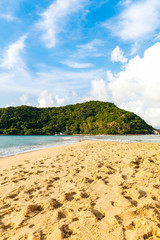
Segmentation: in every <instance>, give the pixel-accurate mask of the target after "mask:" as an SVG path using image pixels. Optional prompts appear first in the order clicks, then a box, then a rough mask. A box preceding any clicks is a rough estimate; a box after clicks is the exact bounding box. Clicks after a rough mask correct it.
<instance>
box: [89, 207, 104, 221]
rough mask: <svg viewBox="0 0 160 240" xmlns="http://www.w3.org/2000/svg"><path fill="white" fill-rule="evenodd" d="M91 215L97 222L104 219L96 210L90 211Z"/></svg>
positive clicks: (102, 214)
mask: <svg viewBox="0 0 160 240" xmlns="http://www.w3.org/2000/svg"><path fill="white" fill-rule="evenodd" d="M91 213H93V215H94V216H95V217H96V219H97V220H102V219H103V218H104V217H105V214H104V213H102V212H100V211H98V210H97V209H91Z"/></svg>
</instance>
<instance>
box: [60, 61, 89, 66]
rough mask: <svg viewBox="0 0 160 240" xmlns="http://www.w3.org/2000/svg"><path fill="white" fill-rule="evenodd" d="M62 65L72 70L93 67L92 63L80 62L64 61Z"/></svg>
mask: <svg viewBox="0 0 160 240" xmlns="http://www.w3.org/2000/svg"><path fill="white" fill-rule="evenodd" d="M61 63H62V64H65V65H67V66H68V67H70V68H90V67H93V64H92V63H78V62H73V61H69V60H66V61H63V62H61Z"/></svg>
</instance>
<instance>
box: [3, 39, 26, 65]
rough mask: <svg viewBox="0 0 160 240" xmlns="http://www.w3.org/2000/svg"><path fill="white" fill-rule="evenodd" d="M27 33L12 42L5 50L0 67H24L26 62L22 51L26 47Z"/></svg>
mask: <svg viewBox="0 0 160 240" xmlns="http://www.w3.org/2000/svg"><path fill="white" fill-rule="evenodd" d="M25 40H26V35H24V36H22V37H21V38H20V39H18V41H16V42H14V43H12V44H11V45H9V46H8V47H7V49H6V50H5V51H4V54H3V57H2V60H1V64H0V67H2V68H6V69H13V68H15V67H16V68H20V67H24V62H23V60H22V58H21V53H22V52H23V50H24V48H25V43H24V42H25Z"/></svg>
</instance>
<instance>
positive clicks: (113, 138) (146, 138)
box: [0, 134, 160, 159]
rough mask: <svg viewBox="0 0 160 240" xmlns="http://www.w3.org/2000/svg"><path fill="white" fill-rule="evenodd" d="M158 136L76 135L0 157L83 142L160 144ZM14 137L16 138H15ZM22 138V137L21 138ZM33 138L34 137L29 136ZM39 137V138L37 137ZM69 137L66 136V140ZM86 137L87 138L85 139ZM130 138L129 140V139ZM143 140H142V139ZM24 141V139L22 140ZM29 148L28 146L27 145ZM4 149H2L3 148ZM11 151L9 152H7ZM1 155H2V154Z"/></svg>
mask: <svg viewBox="0 0 160 240" xmlns="http://www.w3.org/2000/svg"><path fill="white" fill-rule="evenodd" d="M150 136H151V138H152V140H151V139H149V137H150ZM155 136H156V135H154V134H151V135H148V134H147V135H94V136H92V135H74V136H73V139H70V140H71V141H69V140H67V141H66V140H65V141H59V142H54V141H53V142H52V143H47V144H44V145H41V146H37V145H33V146H29V147H28V149H24V150H19V146H18V145H17V149H18V150H16V147H15V150H14V149H13V150H11V152H10V153H2V155H1V156H0V159H3V158H5V157H9V156H16V155H19V154H23V153H27V152H34V151H39V150H42V149H48V148H52V147H57V146H68V145H72V144H74V143H77V142H81V141H86V140H88V141H92V140H94V141H102V142H103V141H104V142H120V143H125V142H126V143H127V142H128V143H129V142H153V143H158V142H160V138H159V137H156V138H155ZM13 137H14V136H13ZM19 137H21V136H19ZM27 137H28V136H27ZM29 137H32V136H29ZM36 137H37V136H36ZM67 137H69V136H66V138H67ZM85 137H86V138H85ZM127 137H128V139H127ZM141 138H142V139H141ZM22 141H23V139H22ZM26 147H27V145H26ZM1 148H2V147H1ZM23 148H24V146H22V149H23ZM4 149H5V145H4ZM7 151H9V150H7ZM16 151H17V152H16ZM0 154H1V153H0Z"/></svg>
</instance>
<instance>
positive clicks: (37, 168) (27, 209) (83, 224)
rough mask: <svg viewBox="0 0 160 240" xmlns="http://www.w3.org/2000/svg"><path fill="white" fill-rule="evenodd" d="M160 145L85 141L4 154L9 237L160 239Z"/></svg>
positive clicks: (1, 228)
mask: <svg viewBox="0 0 160 240" xmlns="http://www.w3.org/2000/svg"><path fill="white" fill-rule="evenodd" d="M159 156H160V143H117V142H102V141H94V140H92V141H88V140H87V141H82V142H78V143H75V144H72V145H67V146H63V147H61V146H60V147H54V148H48V149H43V150H38V151H34V152H29V153H23V154H19V155H15V156H10V157H5V158H2V159H1V161H0V186H1V187H0V195H1V197H0V217H1V222H0V238H1V239H2V240H5V239H8V240H19V239H22V240H33V239H36V240H43V239H47V240H53V239H55V240H63V239H69V240H82V239H83V240H90V239H92V240H108V239H112V240H117V239H120V240H122V239H124V238H125V239H126V240H132V239H134V240H139V239H148V238H149V237H150V236H151V237H152V239H159V237H160V214H159V209H160V195H159V189H160V179H159V174H160V162H159Z"/></svg>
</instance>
